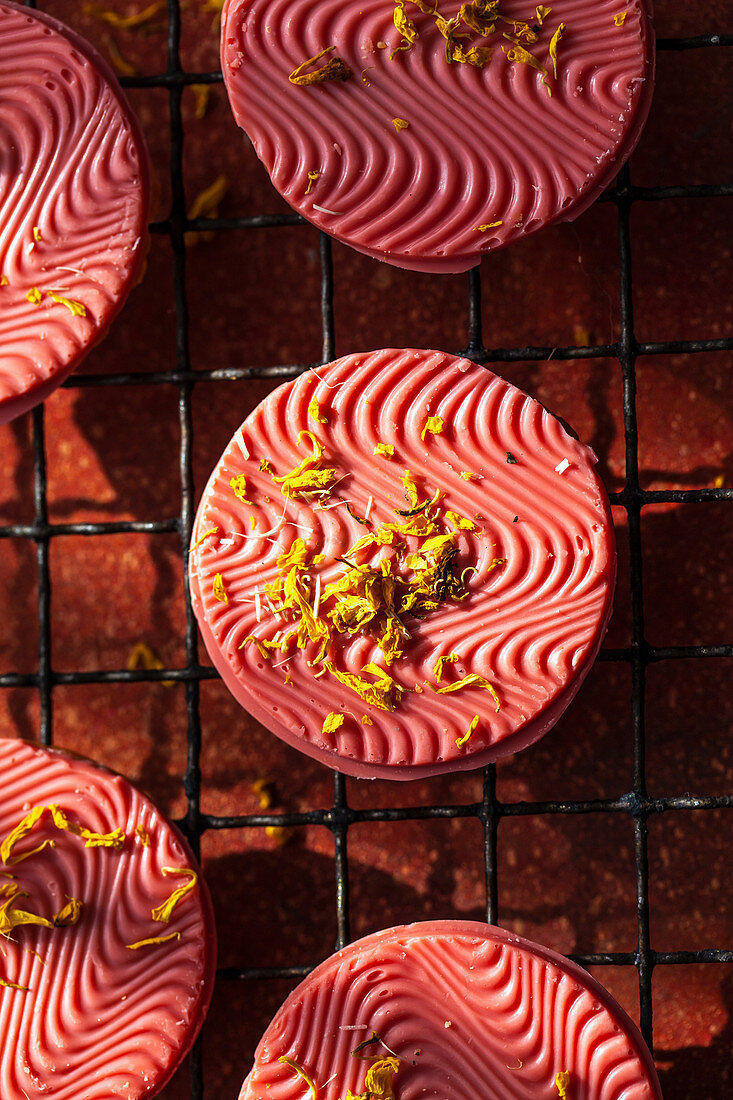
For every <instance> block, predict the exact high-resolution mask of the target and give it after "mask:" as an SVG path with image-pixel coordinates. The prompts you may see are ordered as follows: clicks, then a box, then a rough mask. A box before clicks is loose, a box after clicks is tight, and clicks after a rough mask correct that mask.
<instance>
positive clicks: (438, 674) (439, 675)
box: [433, 653, 461, 683]
mask: <svg viewBox="0 0 733 1100" xmlns="http://www.w3.org/2000/svg"><path fill="white" fill-rule="evenodd" d="M460 659H461V658H460V657H459V655H458V654H457V653H449V654H448V655H447V656H445V657H438V660H437V661H436V662H435V664H434V665H433V676H434V677H435V679H436V682H437V683H440V681H441V680H442V679H443V669H444V667H445V666H446V665H454V664H455V663H456V661H460Z"/></svg>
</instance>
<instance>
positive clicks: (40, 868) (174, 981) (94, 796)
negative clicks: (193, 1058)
mask: <svg viewBox="0 0 733 1100" xmlns="http://www.w3.org/2000/svg"><path fill="white" fill-rule="evenodd" d="M49 803H57V804H58V805H59V806H60V807H61V809H63V810H64V811H65V812H66V814H67V816H68V817H69V818H70V819H71V820H73V821H75V822H76V823H78V824H81V825H84V826H86V827H87V828H89V829H92V830H93V831H94V832H101V833H107V832H111V831H113V830H114V829H116V828H118V827H121V828H122V829H123V830H124V832H125V833H126V840H125V844H124V847H123V848H122V849H121V850H120V851H116V850H113V849H111V848H103V847H98V848H95V847H91V848H87V847H85V845H84V841H83V840H81V839H79V838H77V837H74V836H71V835H70V834H69V833H66V832H60V831H58V830H56V829H54V828H53V826H52V825H51V824H50V823H48V821H47V820H46V818H44V819H42V821H41V823H40V824H39V825H37V826H36V827H35V828H34V830H33V832H32V833H31V834H30V835H29V836H27V837H26V838H24V839H23V840H22V841H20V842H19V843H18V844H17V846H16V848H15V849H14V850H13V854H14V855H15V854H20V853H21V852H23V851H30V850H32V849H33V848H35V847H36V845H38V844H40V843H41V842H42V841H43V840H45V839H53V840H54V841H55V845H56V846H55V847H53V848H51V847H47V848H46V849H45V850H44V851H42V852H38V853H37V854H35V855H33V856H32V857H30V858H28V859H26V860H23V861H22V862H19V863H17V864H15V865H13V866H12V867H11V868H9V870H10V871H11V872H12V874H13V876H14V882H15V883H16V884H17V885H18V886H19V887H20V889H21V890H22V891H24V892H26V893H27V895H28V896H27V897H24V898H23V900H22V903H21V904H19V905H18V908H20V909H25V910H30V911H32V912H34V913H37V914H39V915H41V916H44V917H47V918H49V917H51V916H52V915H53V913H55V912H57V911H58V910H59V909H61V908H62V906H63V905H64V904H65V903H66V898H67V897H75V898H78V899H80V900H81V901H82V902H83V904H84V909H83V911H82V915H81V918H80V920H79V922H78V924H76V925H74V926H73V927H69V928H56V929H46V928H42V927H37V926H23V927H18V928H15V930H14V931H13V934H12V938H11V939H8V940H4V941H3V945H2V947H3V950H2V954H1V956H0V977H1V978H2V979H3V980H4V981H8V982H13V983H15V984H17V985H21V986H25V987H26V988H28V990H29V992H22V991H19V990H14V989H11V988H8V987H2V986H0V1095H1V1096H2V1097H3V1100H23V1098H24V1097H26V1098H27V1100H40V1098H45V1097H53V1100H81V1098H82V1097H83V1098H84V1100H109V1097H111V1096H116V1097H124V1098H125V1100H138V1098H140V1097H151V1096H153V1095H154V1094H155V1093H156V1092H157V1091H158V1089H159V1088H160V1087H162V1085H163V1084H164V1083H165V1081H166V1080H167V1079H168V1077H169V1076H170V1074H171V1073H172V1072H173V1070H174V1069H175V1067H176V1066H177V1064H178V1063H179V1061H180V1059H181V1058H182V1057H183V1056H184V1054H185V1053H186V1051H187V1050H188V1048H189V1046H190V1045H191V1043H192V1042H193V1039H194V1037H195V1034H196V1032H197V1031H198V1029H199V1027H200V1025H201V1022H202V1019H203V1015H204V1013H205V1011H206V1007H207V1005H208V1001H209V998H210V995H211V984H212V981H213V966H214V938H213V918H212V912H211V903H210V901H209V897H208V893H207V891H206V887H205V886H204V885H203V884H202V883H201V881H200V880H199V883H198V885H197V886H196V887H195V888H194V890H193V891H191V892H190V893H188V894H187V895H186V896H185V898H184V899H183V900H181V901H180V902H179V904H178V906H177V907H176V909H175V911H174V913H173V917H172V919H171V922H170V924H162V923H159V922H157V923H156V922H155V921H153V920H152V918H151V908H152V907H154V906H157V905H160V904H161V902H162V901H164V900H165V899H166V898H168V897H169V896H170V894H171V892H172V890H173V889H175V888H176V887H177V886H180V885H181V883H182V881H185V880H182V879H180V878H177V877H176V876H175V875H164V874H163V873H162V870H161V869H162V868H163V867H170V868H177V867H191V866H192V856H191V853H190V852H189V850H188V848H187V846H186V845H185V844H184V843H183V840H182V838H181V837H180V835H179V834H178V832H177V831H176V830H175V829H174V828H173V827H172V826H171V825H169V824H168V822H167V821H166V820H165V819H164V818H163V817H162V816H161V814H160V813H159V812H158V811H157V810H156V809H155V807H154V806H153V805H151V803H150V802H149V801H148V800H147V799H146V798H144V797H143V796H142V795H141V794H139V793H138V792H137V791H136V790H134V788H133V787H131V786H130V784H129V783H127V782H126V781H125V780H124V779H122V778H120V777H119V776H116V775H112V774H111V773H109V772H106V771H104V770H103V769H101V768H98V767H95V766H93V765H91V764H87V763H86V762H84V761H81V760H78V759H72V758H70V757H68V756H66V755H65V754H62V753H57V752H52V751H49V750H44V749H39V748H36V747H34V746H31V745H29V744H26V743H24V742H22V741H13V740H0V839H4V838H5V837H6V836H8V835H9V833H10V832H11V831H12V830H13V829H14V828H15V827H16V826H17V825H18V824H19V822H20V821H21V819H22V818H23V817H24V816H25V814H26V813H27V812H28V811H29V810H30V809H31V808H32V807H33V806H36V805H48V804H49ZM139 825H142V826H143V828H144V829H145V830H146V831H147V833H148V835H149V837H150V846H149V847H145V846H143V844H142V843H141V842H140V840H138V839H137V838H136V836H135V829H136V828H137V827H138V826H139ZM0 869H2V868H1V865H0ZM8 881H9V880H8V879H7V878H5V877H4V876H3V877H0V882H4V883H7V882H8ZM172 931H176V932H180V934H181V938H180V940H178V941H176V940H173V941H171V942H169V943H165V944H162V945H159V946H153V947H149V948H140V949H138V950H130V949H129V948H128V947H127V946H126V945H127V944H129V943H134V942H137V941H138V940H140V939H144V938H148V937H151V936H160V935H166V934H168V933H170V932H172Z"/></svg>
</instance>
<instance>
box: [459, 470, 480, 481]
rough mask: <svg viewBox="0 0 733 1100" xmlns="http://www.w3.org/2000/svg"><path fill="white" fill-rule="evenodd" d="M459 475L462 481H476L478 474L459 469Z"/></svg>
mask: <svg viewBox="0 0 733 1100" xmlns="http://www.w3.org/2000/svg"><path fill="white" fill-rule="evenodd" d="M459 476H460V477H462V478H463V480H464V481H477V480H478V474H473V473H471V471H470V470H461V472H460V475H459Z"/></svg>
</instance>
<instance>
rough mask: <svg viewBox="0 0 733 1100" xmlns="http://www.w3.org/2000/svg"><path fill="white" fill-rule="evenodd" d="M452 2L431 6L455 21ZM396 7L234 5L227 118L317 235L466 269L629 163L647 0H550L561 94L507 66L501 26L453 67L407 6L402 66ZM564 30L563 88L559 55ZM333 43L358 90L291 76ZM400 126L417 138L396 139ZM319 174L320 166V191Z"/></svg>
mask: <svg viewBox="0 0 733 1100" xmlns="http://www.w3.org/2000/svg"><path fill="white" fill-rule="evenodd" d="M459 6H460V4H459V0H441V2H440V3H438V5H437V7H438V8H439V10H440V13H441V15H442V16H444V17H445V18H446V19H449V18H451V17H452V16H455V15H456V14H457V12H458V10H459ZM394 10H395V5H394V3H393V0H364V2H363V3H361V2H360V3H347V4H344V3H340V2H337V0H322V2H321V3H319V4H318V5H317V6H314V5H313V4H312V3H311V2H310V0H227V2H226V3H225V6H224V20H223V24H222V69H223V71H224V79H225V82H226V86H227V90H228V93H229V100H230V103H231V106H232V110H233V112H234V117H235V119H236V120H237V122H238V123H239V125H240V126H241V127H242V128H243V129H244V130H245V131H246V133H247V134H248V136H249V137H250V139H251V141H252V143H253V145H254V148H255V151H256V153H257V155H258V156H259V158H260V160H261V161H262V162H263V164H264V165H265V167H266V168H267V171H268V172H269V173H270V176H271V178H272V182H273V183H274V185H275V187H276V188H277V190H278V191H279V192H280V193H281V195H282V196H283V197H284V198H285V199H286V200H287V201H288V202H289V203H290V205H291V206H293V207H294V208H295V209H296V210H297V211H298V212H299V213H301V214H302V215H303V216H304V217H306V218H308V219H309V221H311V222H313V223H314V224H315V225H317V226H318V227H319V228H320V229H324V230H326V231H327V232H328V233H331V234H332V235H333V236H334V237H336V238H338V239H339V240H341V241H344V242H346V243H347V244H350V245H351V246H352V247H354V248H357V249H359V250H360V251H361V252H365V253H367V255H370V256H374V257H376V258H377V259H383V260H387V261H388V262H390V263H393V264H396V265H398V266H400V267H408V268H415V269H417V270H422V271H464V270H466V269H467V268H469V267H473V266H474V265H475V264H476V263H478V261H479V258H480V256H481V254H482V253H484V252H488V251H491V250H492V249H496V248H499V247H501V246H503V245H506V244H509V243H510V242H511V241H515V240H519V239H520V238H522V237H524V236H526V235H527V234H528V233H531V232H533V231H534V230H536V229H537V228H539V227H540V226H542V225H546V224H549V223H551V222H554V221H557V220H559V219H568V218H573V217H576V216H577V215H578V214H579V213H580V212H581V211H582V210H583V209H585V207H586V206H587V205H588V204H589V203H590V202H592V200H593V199H594V198H595V197H597V195H598V194H600V192H601V190H602V189H603V188H604V187H605V186H607V185H608V183H610V181H611V180H612V178H613V176H614V175H615V173H616V172H617V171H618V169H619V168H620V166H621V164H622V163H623V162H624V160H625V159H626V158H627V157H628V156H629V154H630V153H631V151H632V149H633V147H634V146H635V144H636V142H637V140H638V138H639V135H640V133H641V128H642V126H643V124H644V121H645V119H646V115H647V113H648V109H649V103H650V98H651V92H652V87H653V67H654V43H653V34H652V32H651V27H650V23H649V7H648V4H647V3H646V2H645V0H630V2H629V3H620V2H619V0H555V2H554V3H553V4H552V5H551V15H549V16H548V17H547V18H546V20H545V23H544V25H543V26H542V28H541V29H540V38H539V42H538V43H537V44H536V45H532V46H530V47H529V49H530V50H531V51H532V52H533V54H534V55H536V57H537V58H538V59H539V60H540V62H541V63H542V64H543V65H545V66H546V67H547V68H548V69H549V74H550V75H549V77H548V84H549V85H550V90H551V92H552V96H550V95H548V92H547V88H546V87H545V86H544V85H543V83H542V79H541V74H540V73H538V72H537V71H535V70H534V69H533V68H531V67H530V66H529V65H527V64H520V63H512V62H510V61H509V60H508V59H507V58H506V56H505V54H504V53H503V52H502V46H503V47H504V48H505V49H507V48H511V44H510V43H508V42H507V41H506V40H505V39H504V38H503V37H502V34H501V33H500V30H499V31H497V32H496V33H495V34H493V35H492V36H491V38H490V39H480V38H469V39H466V40H461V41H464V42H465V44H466V45H468V44H469V43H470V44H473V43H474V42H475V43H478V44H481V45H484V44H485V43H486V42H488V43H489V44H490V45H491V46H493V47H494V53H493V55H492V58H491V61H490V62H489V64H488V65H486V67H485V68H483V69H477V68H474V67H472V66H471V65H468V64H458V63H457V62H454V63H452V64H450V65H449V64H447V62H446V41H445V39H444V38H443V37H442V35H441V34H440V31H439V30H438V28H437V26H436V24H435V20H434V19H433V17H432V16H430V15H426V14H424V13H422V12H421V11H420V10H419V9H418V8H417V7H416V6H415V5H413V4H411V3H410V2H409V0H408V3H407V5H406V9H405V10H406V14H407V16H408V17H409V18H410V19H411V20H412V21H413V22H414V24H415V27H416V28H417V31H418V35H419V37H418V39H417V41H416V43H415V45H414V47H413V48H412V49H411V50H409V51H402V52H400V53H397V54H396V55H395V57H394V59H391V54H392V52H393V50H394V49H395V48H396V47H397V46H398V45H399V43H400V41H401V36H400V34H399V32H398V31H397V29H396V27H395V26H394V23H393V12H394ZM501 10H502V12H503V13H504V14H505V15H507V16H509V17H511V18H514V19H519V20H522V19H525V20H526V19H529V21H530V22H534V4H532V3H527V2H525V0H502V4H501ZM624 12H625V13H626V14H625V19H624V21H623V23H622V25H621V26H617V25H616V23H615V21H614V16H615V15H619V13H624ZM560 22H564V23H565V25H566V30H565V34H564V37H563V38H562V40H561V42H560V45H559V50H558V75H557V78H555V77H554V76H553V73H552V68H553V66H552V62H551V60H550V58H549V56H548V48H549V42H550V38H551V36H552V34H553V32H554V31H555V29H556V28H557V26H558V24H559V23H560ZM502 27H503V29H504V30H508V29H509V28H508V26H506V25H504V24H502ZM328 46H334V47H335V50H334V52H333V54H331V55H329V56H338V57H340V58H342V59H343V60H344V61H345V62H346V64H347V65H348V66H349V67H350V68H351V70H352V71H353V74H354V75H353V77H352V78H351V79H349V80H347V81H345V82H343V83H342V82H341V81H338V82H334V83H326V84H322V85H319V86H314V87H296V86H294V85H292V84H290V83H289V82H288V74H289V73H291V72H292V71H293V70H294V69H295V68H296V66H298V65H300V64H302V63H303V62H304V61H305V60H306V59H307V58H310V57H313V56H315V55H316V54H317V53H318V52H319V51H321V50H323V49H324V48H325V47H328ZM324 60H325V59H324ZM320 64H324V61H321V62H320ZM367 82H368V86H367ZM394 118H401V119H404V120H405V121H407V122H408V123H409V127H408V128H407V129H403V130H401V131H400V132H397V130H396V129H395V126H394V123H393V119H394ZM309 172H317V173H318V178H317V180H316V181H315V182H314V183H313V185H312V186H309V180H308V173H309ZM306 192H307V193H306ZM494 222H501V224H500V225H498V226H496V227H495V228H492V229H489V230H486V231H484V232H480V231H478V230H477V228H476V227H477V226H480V225H491V223H494Z"/></svg>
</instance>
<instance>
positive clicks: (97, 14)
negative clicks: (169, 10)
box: [82, 0, 166, 30]
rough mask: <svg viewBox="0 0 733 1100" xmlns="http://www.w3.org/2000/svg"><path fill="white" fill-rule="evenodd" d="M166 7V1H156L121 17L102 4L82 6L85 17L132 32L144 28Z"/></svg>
mask: <svg viewBox="0 0 733 1100" xmlns="http://www.w3.org/2000/svg"><path fill="white" fill-rule="evenodd" d="M165 7H166V0H154V3H152V4H149V5H148V7H147V8H143V9H142V11H137V12H133V13H132V15H120V14H119V13H118V12H116V11H110V10H109V9H108V8H105V7H103V6H102V4H92V3H89V4H83V5H82V11H83V12H84V14H85V15H91V16H93V17H94V18H95V19H99V21H100V22H102V23H108V24H109V26H110V27H119V28H121V29H125V30H130V29H133V28H135V27H142V26H143V25H144V24H145V23H150V22H151V21H152V20H153V19H154V18H155V16H156V15H157V14H158V13H159V12H162V11H163V10H164V9H165Z"/></svg>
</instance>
